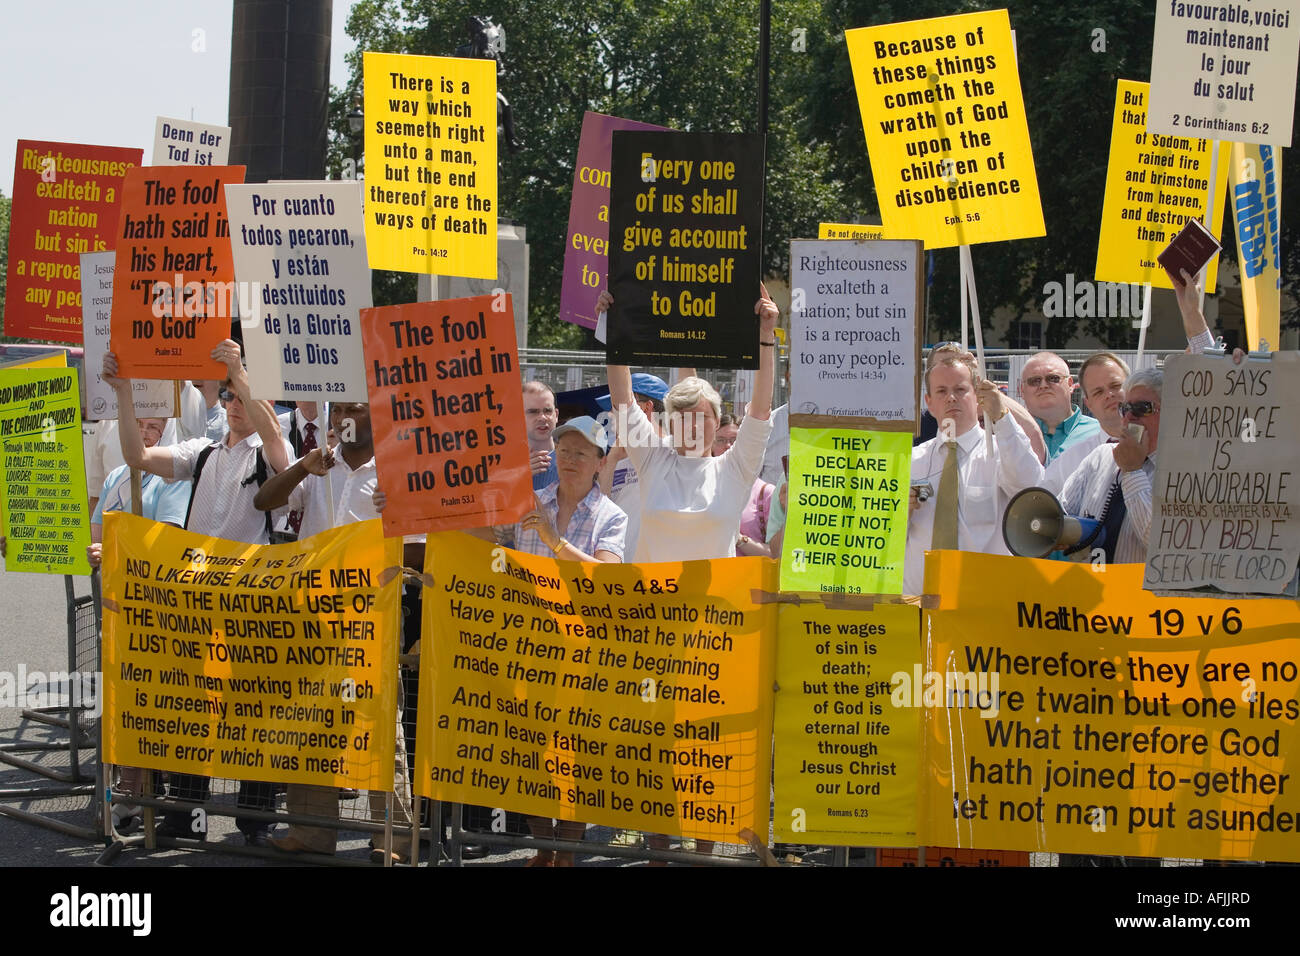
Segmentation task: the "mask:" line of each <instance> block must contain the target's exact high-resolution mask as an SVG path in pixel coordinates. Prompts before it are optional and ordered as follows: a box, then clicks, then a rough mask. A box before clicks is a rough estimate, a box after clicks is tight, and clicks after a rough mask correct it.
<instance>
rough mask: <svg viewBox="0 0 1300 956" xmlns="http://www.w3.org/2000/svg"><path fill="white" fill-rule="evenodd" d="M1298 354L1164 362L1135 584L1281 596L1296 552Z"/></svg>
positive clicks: (1299, 526) (1299, 537) (1299, 555)
mask: <svg viewBox="0 0 1300 956" xmlns="http://www.w3.org/2000/svg"><path fill="white" fill-rule="evenodd" d="M1298 405H1300V352H1275V353H1273V357H1272V360H1271V361H1267V362H1259V361H1253V360H1252V361H1247V362H1244V363H1243V364H1241V365H1234V364H1233V363H1232V361H1231V360H1230V359H1226V358H1223V357H1205V356H1198V355H1174V356H1171V357H1170V358H1169V360H1168V361H1167V362H1166V363H1165V383H1164V388H1163V389H1162V391H1161V408H1160V420H1159V429H1160V434H1159V441H1160V446H1159V454H1158V456H1157V458H1156V461H1157V464H1156V473H1155V478H1154V479H1153V480H1152V482H1151V531H1150V537H1149V540H1148V545H1147V565H1146V574H1145V577H1144V580H1143V587H1146V588H1148V589H1151V590H1156V589H1160V590H1183V589H1188V588H1196V587H1202V586H1205V585H1211V586H1213V587H1216V588H1218V589H1220V590H1222V591H1231V592H1242V593H1255V594H1280V593H1282V592H1283V591H1284V590H1285V589H1286V587H1287V585H1288V584H1290V582H1291V579H1292V578H1293V577H1294V576H1295V571H1296V562H1297V560H1300V475H1297V472H1298V471H1300V458H1298V457H1297V454H1296V449H1297V448H1300V415H1296V413H1295V410H1296V407H1297V406H1298Z"/></svg>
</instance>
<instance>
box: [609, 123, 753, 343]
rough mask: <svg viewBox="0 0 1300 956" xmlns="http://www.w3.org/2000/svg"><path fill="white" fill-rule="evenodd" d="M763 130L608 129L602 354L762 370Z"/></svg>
mask: <svg viewBox="0 0 1300 956" xmlns="http://www.w3.org/2000/svg"><path fill="white" fill-rule="evenodd" d="M763 155H764V138H763V137H762V136H760V135H756V134H739V133H657V132H655V133H650V132H624V131H615V133H614V147H613V155H612V165H611V182H610V230H609V232H610V253H609V290H610V293H611V294H612V295H613V297H614V306H613V308H612V309H611V310H610V315H609V325H608V333H607V335H608V338H607V342H606V357H607V360H608V361H609V362H610V364H613V365H696V366H706V367H708V368H758V317H757V316H756V315H755V314H754V303H755V302H756V301H757V300H758V294H759V289H758V283H759V275H760V274H759V256H760V252H761V249H762V238H763V237H762V228H763Z"/></svg>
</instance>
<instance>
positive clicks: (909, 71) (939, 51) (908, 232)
mask: <svg viewBox="0 0 1300 956" xmlns="http://www.w3.org/2000/svg"><path fill="white" fill-rule="evenodd" d="M844 37H845V40H846V41H847V42H848V46H849V63H850V64H851V65H852V67H853V82H854V85H855V86H856V87H857V92H858V107H859V109H860V110H861V111H862V126H863V129H864V130H865V132H866V137H867V152H868V153H869V154H870V157H871V173H872V176H873V177H874V178H875V181H876V195H877V197H878V198H879V200H880V215H881V218H882V219H883V220H884V223H885V229H886V230H887V233H886V234H887V235H890V236H895V237H899V238H904V237H905V238H909V239H921V240H923V241H924V242H925V246H926V248H927V249H936V248H942V247H945V246H956V245H970V244H974V243H977V242H997V241H999V240H1002V239H1025V238H1032V237H1034V236H1041V235H1043V234H1044V232H1045V230H1044V228H1043V210H1042V206H1041V204H1040V203H1039V198H1038V178H1037V176H1036V174H1035V172H1034V156H1033V151H1032V149H1031V147H1030V143H1029V127H1028V125H1027V123H1026V120H1025V106H1024V101H1023V100H1022V99H1021V95H1020V73H1019V71H1018V70H1017V67H1016V54H1015V47H1014V46H1013V44H1012V39H1011V25H1010V21H1009V19H1008V17H1007V11H1005V10H989V11H986V12H983V13H968V14H963V15H961V16H954V17H940V18H937V19H934V20H913V21H911V22H908V23H891V24H887V25H884V26H875V27H862V28H861V29H857V30H848V31H846V32H845V34H844Z"/></svg>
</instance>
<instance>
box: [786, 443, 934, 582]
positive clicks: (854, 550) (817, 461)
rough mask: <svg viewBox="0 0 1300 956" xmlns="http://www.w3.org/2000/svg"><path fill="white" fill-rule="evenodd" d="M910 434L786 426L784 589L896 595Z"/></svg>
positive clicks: (904, 536) (900, 572) (902, 550)
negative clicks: (787, 473) (787, 487)
mask: <svg viewBox="0 0 1300 956" xmlns="http://www.w3.org/2000/svg"><path fill="white" fill-rule="evenodd" d="M911 467H912V436H911V435H910V434H909V433H907V432H868V431H855V430H853V429H847V428H824V429H810V428H799V427H797V426H792V427H791V429H790V490H789V495H788V504H787V506H786V523H785V543H784V545H783V546H782V549H781V590H782V591H805V592H817V591H833V592H842V593H847V594H900V593H902V590H903V555H904V553H905V552H906V550H907V496H908V476H909V475H910V474H911Z"/></svg>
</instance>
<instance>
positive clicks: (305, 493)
mask: <svg viewBox="0 0 1300 956" xmlns="http://www.w3.org/2000/svg"><path fill="white" fill-rule="evenodd" d="M378 481H379V475H378V472H377V471H376V470H375V459H374V457H373V456H372V457H371V458H370V460H369V461H367V462H365V463H364V464H362V465H359V466H358V467H357V468H355V469H353V468H351V467H350V466H349V465H348V463H347V461H346V460H345V459H344V457H343V451H342V446H340V447H338V448H335V449H334V465H333V467H332V468H330V470H329V471H327V472H325V474H323V475H313V474H311V473H310V472H309V473H308V474H307V477H306V478H304V479H303V480H302V481H300V482H299V483H298V485H297V487H295V488H294V489H293V491H291V492H289V510H290V511H301V512H302V527H301V528H300V529H299V532H298V538H299V539H300V540H301V539H304V538H310V537H311V536H312V535H314V534H320V533H321V532H322V531H328V530H329V529H330V528H339V527H342V526H343V525H345V524H351V523H352V522H354V521H369V520H370V519H371V518H378V517H379V512H378V511H376V510H375V502H374V498H375V485H376V484H377V483H378ZM331 500H332V501H333V508H332V509H331V507H330V502H331ZM331 511H332V512H333V513H332V514H331ZM331 517H332V518H333V520H332V521H331V520H330V519H331Z"/></svg>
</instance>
